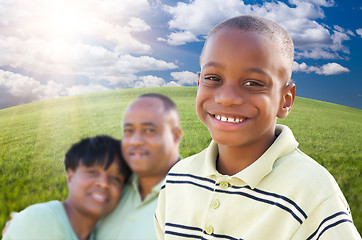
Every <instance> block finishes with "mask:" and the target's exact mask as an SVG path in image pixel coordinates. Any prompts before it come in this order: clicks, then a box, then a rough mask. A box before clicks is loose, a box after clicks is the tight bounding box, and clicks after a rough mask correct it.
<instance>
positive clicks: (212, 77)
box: [204, 76, 221, 82]
mask: <svg viewBox="0 0 362 240" xmlns="http://www.w3.org/2000/svg"><path fill="white" fill-rule="evenodd" d="M204 79H205V80H209V81H213V82H220V81H221V79H220V78H218V77H216V76H206V77H204Z"/></svg>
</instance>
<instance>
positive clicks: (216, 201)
mask: <svg viewBox="0 0 362 240" xmlns="http://www.w3.org/2000/svg"><path fill="white" fill-rule="evenodd" d="M219 206H220V202H219V200H217V199H214V200H212V201H211V203H210V207H212V208H213V209H216V208H218V207H219Z"/></svg>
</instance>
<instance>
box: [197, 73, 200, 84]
mask: <svg viewBox="0 0 362 240" xmlns="http://www.w3.org/2000/svg"><path fill="white" fill-rule="evenodd" d="M200 76H201V73H200V72H198V73H197V86H199V84H200Z"/></svg>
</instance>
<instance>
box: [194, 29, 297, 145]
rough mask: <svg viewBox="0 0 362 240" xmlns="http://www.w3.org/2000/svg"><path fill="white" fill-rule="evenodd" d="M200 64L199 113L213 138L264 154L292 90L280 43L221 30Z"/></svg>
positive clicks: (213, 36) (230, 30) (211, 37)
mask: <svg viewBox="0 0 362 240" xmlns="http://www.w3.org/2000/svg"><path fill="white" fill-rule="evenodd" d="M200 65H201V72H200V73H199V75H198V91H197V97H196V111H197V115H198V117H199V119H200V120H201V121H202V122H203V123H204V124H205V126H206V127H207V128H208V129H209V132H210V134H211V136H212V138H213V139H214V140H215V141H216V142H217V143H219V144H220V145H228V146H233V147H237V146H246V145H249V147H250V145H254V146H255V147H256V146H258V148H262V149H263V150H262V151H263V152H264V151H265V150H266V149H267V148H268V147H269V146H270V144H271V143H272V141H273V139H274V130H275V124H276V118H277V116H279V117H284V116H282V114H280V113H281V109H282V108H283V106H284V103H285V101H284V95H285V94H286V93H287V92H288V91H289V90H290V89H289V90H288V85H287V82H288V80H289V79H288V77H287V76H288V74H287V72H288V71H287V70H286V68H285V67H284V66H285V65H284V62H283V60H282V57H281V54H280V50H279V49H278V47H277V44H274V43H273V42H272V41H271V40H269V39H265V38H264V37H263V36H261V35H258V33H255V32H251V31H242V30H236V29H222V30H220V31H218V32H216V33H214V34H213V35H212V36H210V37H209V39H208V40H207V42H206V43H205V47H204V50H203V52H202V55H201V58H200Z"/></svg>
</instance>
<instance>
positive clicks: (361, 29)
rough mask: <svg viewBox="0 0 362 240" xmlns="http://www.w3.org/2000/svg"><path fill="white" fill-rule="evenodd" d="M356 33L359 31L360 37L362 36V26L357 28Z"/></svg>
mask: <svg viewBox="0 0 362 240" xmlns="http://www.w3.org/2000/svg"><path fill="white" fill-rule="evenodd" d="M356 33H357V34H358V35H359V36H360V37H362V28H358V29H356Z"/></svg>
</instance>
